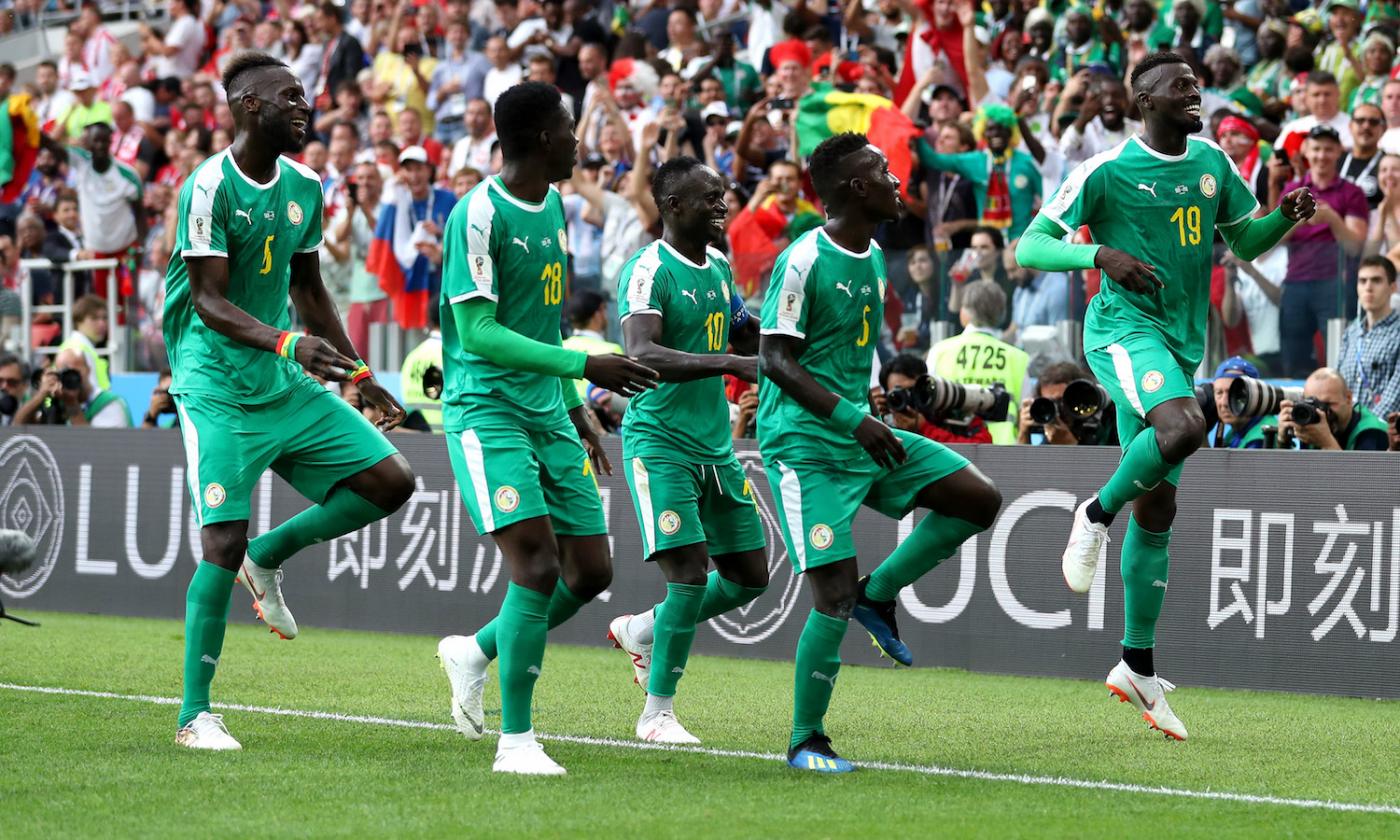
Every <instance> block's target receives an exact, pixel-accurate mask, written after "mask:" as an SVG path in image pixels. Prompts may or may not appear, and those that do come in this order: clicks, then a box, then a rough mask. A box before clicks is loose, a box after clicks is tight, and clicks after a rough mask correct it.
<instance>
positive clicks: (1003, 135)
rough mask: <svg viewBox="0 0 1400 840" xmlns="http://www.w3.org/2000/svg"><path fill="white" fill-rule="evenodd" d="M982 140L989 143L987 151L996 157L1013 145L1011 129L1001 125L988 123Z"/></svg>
mask: <svg viewBox="0 0 1400 840" xmlns="http://www.w3.org/2000/svg"><path fill="white" fill-rule="evenodd" d="M982 139H983V140H985V141H987V151H989V152H991V153H992V154H994V155H1000V154H1003V153H1004V152H1005V151H1006V147H1007V146H1009V145H1011V129H1009V128H1007V127H1006V126H1004V125H1002V124H1001V123H994V122H988V123H987V127H986V129H985V130H983V132H982Z"/></svg>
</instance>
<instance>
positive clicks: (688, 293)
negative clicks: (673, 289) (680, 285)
mask: <svg viewBox="0 0 1400 840" xmlns="http://www.w3.org/2000/svg"><path fill="white" fill-rule="evenodd" d="M681 294H683V295H685V296H686V297H688V298H690V302H691V303H693V304H695V305H696V306H699V305H700V301H698V300H696V299H695V293H694V292H692V291H690V290H689V289H681Z"/></svg>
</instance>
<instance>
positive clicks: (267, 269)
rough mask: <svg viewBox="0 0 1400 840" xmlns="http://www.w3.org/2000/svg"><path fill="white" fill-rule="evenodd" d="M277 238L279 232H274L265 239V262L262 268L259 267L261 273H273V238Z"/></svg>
mask: <svg viewBox="0 0 1400 840" xmlns="http://www.w3.org/2000/svg"><path fill="white" fill-rule="evenodd" d="M276 238H277V234H275V233H272V234H268V237H267V239H264V240H263V264H262V268H260V269H258V273H259V274H271V273H272V240H274V239H276Z"/></svg>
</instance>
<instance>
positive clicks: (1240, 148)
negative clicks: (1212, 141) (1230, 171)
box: [1220, 131, 1258, 164]
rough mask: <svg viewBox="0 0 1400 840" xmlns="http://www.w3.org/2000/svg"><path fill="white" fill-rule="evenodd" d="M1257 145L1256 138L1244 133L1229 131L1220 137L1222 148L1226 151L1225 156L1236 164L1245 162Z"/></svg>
mask: <svg viewBox="0 0 1400 840" xmlns="http://www.w3.org/2000/svg"><path fill="white" fill-rule="evenodd" d="M1256 145H1258V144H1256V143H1255V142H1254V138H1253V137H1250V136H1249V135H1248V134H1245V133H1244V132H1243V131H1227V132H1225V133H1224V134H1222V135H1220V148H1222V149H1224V150H1225V154H1227V155H1229V156H1230V160H1233V161H1234V162H1235V163H1236V164H1238V163H1239V162H1240V161H1242V160H1244V159H1245V157H1246V156H1248V155H1249V153H1250V151H1251V150H1252V149H1253V148H1254V147H1255V146H1256Z"/></svg>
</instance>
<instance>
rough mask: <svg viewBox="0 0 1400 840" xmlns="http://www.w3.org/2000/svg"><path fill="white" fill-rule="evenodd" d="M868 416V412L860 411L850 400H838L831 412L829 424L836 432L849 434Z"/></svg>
mask: <svg viewBox="0 0 1400 840" xmlns="http://www.w3.org/2000/svg"><path fill="white" fill-rule="evenodd" d="M869 416H870V412H868V411H861V410H860V409H859V408H857V407H856V405H855V404H854V403H852V402H851V401H850V400H845V399H843V400H840V401H839V402H837V403H836V407H835V408H833V409H832V410H831V417H830V420H829V422H830V423H831V425H832V426H833V427H835V428H836V429H837V430H838V431H841V432H845V433H847V434H850V433H851V432H854V431H855V430H856V426H859V425H860V424H861V421H863V420H864V419H865V418H867V417H869Z"/></svg>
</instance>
